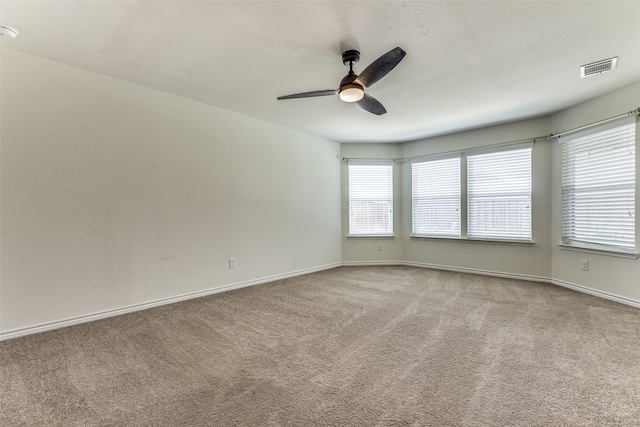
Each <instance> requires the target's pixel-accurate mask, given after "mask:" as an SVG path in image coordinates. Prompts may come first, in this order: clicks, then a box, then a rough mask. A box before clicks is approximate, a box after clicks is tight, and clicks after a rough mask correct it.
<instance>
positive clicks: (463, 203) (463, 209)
mask: <svg viewBox="0 0 640 427" xmlns="http://www.w3.org/2000/svg"><path fill="white" fill-rule="evenodd" d="M534 142H535V141H533V140H532V141H530V142H517V143H509V144H499V145H492V146H485V147H479V148H471V149H467V150H460V151H455V152H450V153H442V154H434V155H431V156H420V157H419V158H414V159H413V160H412V164H413V163H421V162H424V161H429V160H431V159H433V160H436V159H439V158H440V159H441V158H446V157H447V156H459V159H460V214H461V222H460V224H461V229H460V237H448V236H434V235H430V234H428V233H424V234H422V233H421V234H418V233H414V232H413V230H414V225H413V218H414V213H413V206H414V204H413V194H414V191H413V169H412V170H411V183H412V188H411V191H410V194H411V196H412V200H411V209H412V211H411V221H412V223H411V235H410V237H411V238H412V239H437V240H447V241H458V242H476V243H497V244H508V245H519V246H531V245H533V244H534V243H535V242H534V240H533V233H534V226H533V208H534V201H533V159H534V156H533V154H534V151H533V146H534ZM526 147H530V149H531V174H530V182H531V202H530V211H531V215H530V221H531V227H530V228H531V237H530V239H511V238H502V237H497V238H486V237H469V236H468V229H469V224H468V211H469V206H468V190H467V185H468V176H467V157H468V156H469V155H474V154H476V153H489V152H502V151H511V150H514V149H522V148H526ZM418 159H420V160H418ZM422 159H425V160H422Z"/></svg>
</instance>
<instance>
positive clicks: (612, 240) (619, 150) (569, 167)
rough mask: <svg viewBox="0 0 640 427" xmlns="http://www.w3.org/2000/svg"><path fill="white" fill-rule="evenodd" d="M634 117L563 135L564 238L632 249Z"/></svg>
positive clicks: (580, 244) (582, 243) (567, 242)
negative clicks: (564, 136)
mask: <svg viewBox="0 0 640 427" xmlns="http://www.w3.org/2000/svg"><path fill="white" fill-rule="evenodd" d="M635 128H636V124H635V117H633V118H632V120H629V119H627V120H624V121H616V122H613V123H609V124H606V125H603V126H599V127H597V128H592V129H590V130H588V131H585V132H582V133H579V134H574V135H572V136H569V137H566V138H563V139H562V140H561V141H560V142H561V143H562V243H563V244H565V245H569V246H577V247H583V248H588V249H589V248H590V249H603V250H609V251H614V252H632V253H633V252H635V234H636V232H635V221H636V218H635V216H636V212H635V204H636V202H635V191H636V190H635V182H636V174H635V166H636V154H635V153H636V150H635V148H636V136H635Z"/></svg>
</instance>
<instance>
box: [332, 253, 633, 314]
mask: <svg viewBox="0 0 640 427" xmlns="http://www.w3.org/2000/svg"><path fill="white" fill-rule="evenodd" d="M398 263H399V264H401V265H406V266H408V267H420V268H431V269H434V270H446V271H455V272H458V273H469V274H479V275H482V276H491V277H503V278H507V279H516V280H528V281H530V282H542V283H550V284H552V285H557V286H562V287H564V288H567V289H571V290H574V291H577V292H582V293H585V294H589V295H593V296H595V297H599V298H604V299H607V300H610V301H615V302H619V303H621V304H625V305H629V306H631V307H636V308H640V301H638V300H635V299H633V298H627V297H623V296H620V295H616V294H612V293H609V292H605V291H599V290H597V289H592V288H589V287H587V286H582V285H576V284H575V283H570V282H566V281H564V280H558V279H553V278H551V277H544V276H533V275H530V274H517V273H506V272H503V271H493V270H480V269H476V268H466V267H456V266H451V265H440V264H429V263H425V262H414V261H383V262H374V261H361V262H356V261H351V262H349V263H342V265H345V266H347V265H349V266H358V265H369V266H371V265H398Z"/></svg>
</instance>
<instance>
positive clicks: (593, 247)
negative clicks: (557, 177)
mask: <svg viewBox="0 0 640 427" xmlns="http://www.w3.org/2000/svg"><path fill="white" fill-rule="evenodd" d="M631 124H633V132H634V134H633V138H632V140H633V141H632V142H631V144H632V149H633V150H634V153H633V154H634V158H633V160H632V161H630V162H629V165H632V166H633V168H634V171H633V172H634V178H633V179H631V180H629V183H627V184H626V185H624V186H623V187H625V186H629V188H628V189H630V190H631V191H629V193H630V194H632V195H633V202H632V203H631V206H632V209H634V211H633V215H632V217H633V218H634V220H633V221H632V224H633V232H632V233H631V234H632V236H633V246H627V245H615V244H610V243H602V242H596V241H595V239H594V240H591V241H589V240H585V239H581V238H576V237H577V236H576V235H575V232H569V231H567V227H570V226H569V225H568V222H569V220H568V215H569V216H572V217H575V215H576V214H575V207H574V211H571V212H573V213H567V212H566V211H567V210H568V209H570V208H568V207H567V205H571V204H572V203H570V201H569V200H568V198H567V197H568V196H569V195H572V196H573V198H574V199H575V195H576V194H586V193H589V192H594V191H596V189H597V186H595V185H591V186H584V189H583V191H581V192H580V191H576V190H575V188H574V187H575V186H576V183H575V172H572V173H573V175H574V181H573V187H572V182H568V180H569V178H568V177H567V176H566V174H568V173H569V172H568V169H569V168H570V167H571V166H570V165H567V164H566V162H567V161H568V159H567V156H568V155H571V156H575V152H574V153H573V154H569V153H568V150H569V149H570V146H569V144H572V143H574V144H580V143H582V144H585V147H587V146H589V145H588V144H592V143H593V142H589V141H588V140H587V141H585V140H584V138H587V137H589V136H592V135H595V134H598V133H600V132H603V131H607V130H612V129H615V128H619V127H623V126H629V125H631ZM558 142H559V143H560V144H561V194H560V242H559V243H558V246H560V248H561V249H569V250H575V251H581V252H591V253H597V254H602V255H611V256H619V257H625V258H638V239H637V236H638V219H637V212H638V211H637V207H638V186H637V180H638V175H637V173H638V171H637V163H638V150H637V147H638V132H637V116H635V115H634V116H631V117H625V118H622V119H619V120H614V121H611V122H608V123H605V124H601V125H596V126H592V127H589V128H588V129H585V130H581V131H579V132H573V133H571V134H569V135H568V136H563V137H561V138H559V139H558ZM568 147H569V148H568ZM596 148H598V147H596ZM598 161H599V162H602V161H604V162H606V160H600V159H599V160H598ZM583 167H585V168H586V166H583ZM574 168H575V166H574ZM583 176H584V175H583ZM583 179H584V178H583ZM573 204H574V205H575V202H574V203H573ZM581 214H582V215H586V214H585V213H584V212H583V213H581Z"/></svg>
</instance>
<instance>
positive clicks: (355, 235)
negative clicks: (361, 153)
mask: <svg viewBox="0 0 640 427" xmlns="http://www.w3.org/2000/svg"><path fill="white" fill-rule="evenodd" d="M352 167H385V168H389V172H388V174H389V176H390V182H388V184H387V185H388V186H389V188H388V190H389V191H388V194H389V196H390V197H380V198H373V199H368V198H362V199H360V200H361V201H366V200H371V201H378V202H380V201H386V202H387V203H388V206H389V212H388V219H387V221H386V222H387V227H386V229H387V230H388V232H384V231H383V230H381V229H380V230H379V232H355V233H354V232H353V228H352V202H353V201H354V198H353V197H352V175H351V171H352V169H351V168H352ZM394 174H395V168H394V162H393V161H353V160H349V161H348V162H347V217H348V221H347V237H348V238H367V237H375V238H392V237H394V230H395V226H394V199H395V197H394V185H395V180H394Z"/></svg>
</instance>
